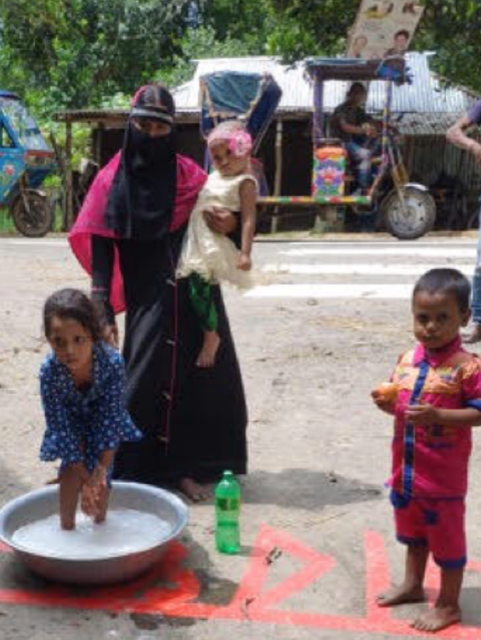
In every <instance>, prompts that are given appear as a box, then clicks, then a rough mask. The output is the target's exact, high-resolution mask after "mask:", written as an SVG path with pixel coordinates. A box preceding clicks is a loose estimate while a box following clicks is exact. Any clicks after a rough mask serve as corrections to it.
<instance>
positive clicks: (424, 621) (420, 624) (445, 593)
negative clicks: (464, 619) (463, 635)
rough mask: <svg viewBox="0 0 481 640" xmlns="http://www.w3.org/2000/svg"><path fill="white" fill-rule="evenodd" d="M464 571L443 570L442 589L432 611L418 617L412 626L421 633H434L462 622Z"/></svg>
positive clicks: (461, 569) (460, 569)
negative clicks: (461, 602) (460, 603)
mask: <svg viewBox="0 0 481 640" xmlns="http://www.w3.org/2000/svg"><path fill="white" fill-rule="evenodd" d="M463 575H464V569H463V568H459V569H441V589H440V592H439V596H438V599H437V600H436V603H435V605H434V607H433V608H432V609H430V610H429V611H426V612H425V613H423V614H421V615H420V616H418V617H417V618H416V619H415V620H414V622H413V623H412V624H411V626H412V627H414V628H415V629H418V630H419V631H430V632H431V633H434V632H436V631H441V629H445V628H446V627H449V626H451V625H452V624H456V622H459V621H460V620H461V608H460V606H459V595H460V593H461V585H462V584H463Z"/></svg>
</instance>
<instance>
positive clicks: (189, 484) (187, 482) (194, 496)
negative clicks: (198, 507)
mask: <svg viewBox="0 0 481 640" xmlns="http://www.w3.org/2000/svg"><path fill="white" fill-rule="evenodd" d="M179 488H180V490H181V491H182V493H185V495H186V496H187V497H188V498H189V500H192V502H203V501H204V500H207V498H208V497H209V494H208V493H207V491H206V490H205V489H204V487H203V486H202V485H200V484H199V483H198V482H196V481H195V480H192V478H182V480H181V481H180V482H179Z"/></svg>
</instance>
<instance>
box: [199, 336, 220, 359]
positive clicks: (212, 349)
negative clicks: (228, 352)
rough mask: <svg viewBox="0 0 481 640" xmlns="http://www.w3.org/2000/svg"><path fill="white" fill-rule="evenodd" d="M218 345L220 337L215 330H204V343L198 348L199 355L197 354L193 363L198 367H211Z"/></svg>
mask: <svg viewBox="0 0 481 640" xmlns="http://www.w3.org/2000/svg"><path fill="white" fill-rule="evenodd" d="M219 345H220V337H219V334H218V333H217V331H205V332H204V343H203V345H202V349H201V350H200V353H199V355H198V356H197V360H196V362H195V364H196V365H197V366H198V367H203V368H206V367H213V366H214V363H215V357H216V355H217V350H218V349H219Z"/></svg>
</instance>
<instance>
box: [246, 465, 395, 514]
mask: <svg viewBox="0 0 481 640" xmlns="http://www.w3.org/2000/svg"><path fill="white" fill-rule="evenodd" d="M381 494H382V491H381V487H380V486H379V485H371V484H366V483H361V482H357V481H355V480H350V479H347V478H344V477H343V476H339V475H337V474H335V473H333V472H325V471H314V470H311V469H283V470H282V471H280V472H278V473H272V472H268V471H253V472H252V473H250V474H249V475H248V476H247V477H246V479H245V480H244V481H243V491H242V500H243V501H244V502H245V503H247V504H275V505H277V506H279V507H286V508H291V509H292V508H294V509H307V510H320V509H324V508H325V507H327V506H332V505H346V504H353V503H356V502H368V501H371V500H375V499H378V498H380V497H381Z"/></svg>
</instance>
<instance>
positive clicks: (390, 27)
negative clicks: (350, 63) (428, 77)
mask: <svg viewBox="0 0 481 640" xmlns="http://www.w3.org/2000/svg"><path fill="white" fill-rule="evenodd" d="M423 10H424V7H423V6H422V5H421V4H419V2H413V1H412V0H362V2H361V6H360V7H359V11H358V14H357V18H356V21H355V23H354V26H353V28H352V30H351V33H350V35H349V40H348V44H347V51H346V55H347V57H349V58H363V59H365V60H381V59H382V58H385V57H388V56H396V55H398V56H400V55H401V56H402V55H404V54H405V53H406V51H407V50H408V47H409V43H410V42H411V40H412V37H413V35H414V32H415V31H416V27H417V25H418V22H419V20H420V18H421V16H422V13H423Z"/></svg>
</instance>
